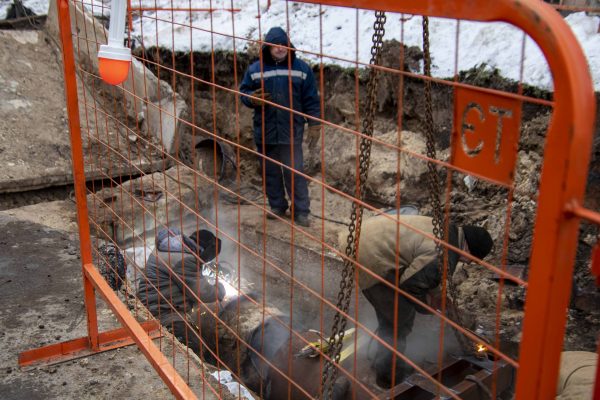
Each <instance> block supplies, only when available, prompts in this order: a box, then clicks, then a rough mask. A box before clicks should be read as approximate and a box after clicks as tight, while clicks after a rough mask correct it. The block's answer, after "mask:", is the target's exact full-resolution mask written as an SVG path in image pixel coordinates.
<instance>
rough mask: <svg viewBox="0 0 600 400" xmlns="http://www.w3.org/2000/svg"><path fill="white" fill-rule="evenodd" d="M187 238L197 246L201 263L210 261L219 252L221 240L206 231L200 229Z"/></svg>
mask: <svg viewBox="0 0 600 400" xmlns="http://www.w3.org/2000/svg"><path fill="white" fill-rule="evenodd" d="M189 237H190V239H192V240H193V241H194V242H196V244H197V245H198V256H200V258H201V259H202V261H203V262H208V261H210V260H212V259H213V258H215V257H216V256H217V254H219V253H220V252H221V239H217V238H216V237H215V235H213V233H212V232H210V231H207V230H206V229H200V230H198V231H197V232H194V233H192V234H191V235H190V236H189Z"/></svg>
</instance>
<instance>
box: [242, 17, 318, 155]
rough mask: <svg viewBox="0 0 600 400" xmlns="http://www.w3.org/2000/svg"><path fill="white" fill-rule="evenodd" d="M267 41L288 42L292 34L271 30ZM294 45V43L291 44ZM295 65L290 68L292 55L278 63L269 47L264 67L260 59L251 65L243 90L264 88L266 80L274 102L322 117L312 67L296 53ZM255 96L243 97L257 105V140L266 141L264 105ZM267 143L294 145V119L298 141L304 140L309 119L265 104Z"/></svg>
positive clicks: (295, 135) (313, 123) (315, 122)
mask: <svg viewBox="0 0 600 400" xmlns="http://www.w3.org/2000/svg"><path fill="white" fill-rule="evenodd" d="M265 41H266V42H268V43H273V44H279V45H284V46H287V45H288V37H287V34H286V33H285V31H284V30H283V29H281V28H272V29H271V30H269V32H268V33H267V36H266V37H265ZM290 47H292V48H293V46H292V45H291V44H290ZM290 58H291V68H288V67H289V66H290V64H289V63H288V58H287V57H286V58H285V59H284V60H283V61H281V62H275V60H273V57H271V53H270V51H269V46H268V45H264V46H263V48H262V59H263V64H264V67H263V68H262V70H261V65H260V60H259V61H256V62H254V63H253V64H251V65H250V67H248V70H247V71H246V74H245V75H244V80H243V81H242V84H241V85H240V91H241V92H242V93H245V94H252V92H254V91H255V90H257V89H260V88H261V79H262V80H263V81H264V90H265V92H267V93H270V94H271V99H270V101H272V102H273V103H276V104H279V105H281V106H283V107H289V108H291V109H293V110H294V111H298V112H302V113H305V114H308V115H310V116H312V117H317V118H318V117H320V104H319V94H318V92H317V87H316V83H315V77H314V75H313V72H312V70H311V69H310V67H309V66H308V64H307V63H305V62H304V61H302V60H299V59H298V58H296V52H295V51H293V50H292V51H291V52H290ZM290 79H291V80H292V101H291V102H290V85H289V80H290ZM250 100H251V99H250V98H249V97H246V96H242V102H243V103H244V104H245V105H246V106H248V107H251V108H254V140H255V141H256V143H257V144H261V143H263V120H262V106H254V105H253V104H252V102H251V101H250ZM264 109H265V111H264V116H265V121H264V122H265V123H264V139H265V140H264V143H265V144H290V143H291V140H290V136H291V135H290V118H293V120H294V124H293V126H294V143H295V144H299V143H302V137H303V134H304V123H305V122H307V121H306V120H307V119H306V118H304V117H303V116H301V115H298V114H295V113H291V112H290V111H288V110H282V109H280V108H278V107H273V106H271V105H268V104H265V107H264ZM308 123H309V125H318V124H319V122H317V121H314V120H310V119H309V120H308Z"/></svg>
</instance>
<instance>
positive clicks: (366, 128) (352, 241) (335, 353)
mask: <svg viewBox="0 0 600 400" xmlns="http://www.w3.org/2000/svg"><path fill="white" fill-rule="evenodd" d="M385 21H386V16H385V12H384V11H376V12H375V22H374V24H373V29H374V31H375V32H374V33H373V45H372V46H371V60H370V65H378V64H379V63H380V59H381V47H382V46H383V36H384V35H385V29H384V25H385ZM378 79H379V74H378V71H377V69H375V68H370V69H369V80H368V82H367V98H366V106H365V119H364V120H363V134H364V135H365V136H366V137H361V140H360V156H359V160H358V162H359V176H358V188H357V198H358V199H359V200H363V199H364V193H365V183H366V182H367V177H368V174H369V164H370V159H371V143H372V141H371V139H370V138H371V137H372V136H373V120H374V116H375V107H376V105H377V104H376V103H377V102H376V98H375V94H376V93H375V92H376V91H377V83H378ZM362 215H363V208H362V205H361V204H359V203H358V202H356V201H355V202H353V203H352V212H351V214H350V225H349V226H348V238H347V245H346V256H347V257H348V258H347V259H345V260H344V267H343V270H342V279H341V281H340V291H339V293H338V296H337V311H336V313H335V316H334V317H333V325H332V327H331V336H330V337H329V340H328V346H327V355H328V356H329V357H330V359H331V360H333V362H332V361H329V360H327V361H326V362H325V366H324V369H323V377H322V381H321V383H322V388H323V398H324V399H331V398H332V395H333V384H334V382H335V380H336V377H337V368H336V366H335V365H334V364H338V363H339V361H340V356H341V349H342V344H343V341H344V332H345V330H346V322H347V320H346V317H345V316H344V315H343V314H345V313H347V312H348V309H349V307H350V298H351V295H352V287H353V285H354V263H353V261H350V260H355V258H356V248H357V245H358V239H359V236H360V226H361V223H362ZM340 310H341V311H340Z"/></svg>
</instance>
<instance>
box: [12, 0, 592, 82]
mask: <svg viewBox="0 0 600 400" xmlns="http://www.w3.org/2000/svg"><path fill="white" fill-rule="evenodd" d="M10 1H11V0H0V17H2V14H3V12H4V11H2V8H3V6H5V5H6V4H10ZM45 1H47V0H25V1H24V3H25V4H26V5H27V6H30V7H32V8H34V10H35V11H36V12H37V11H39V10H40V9H43V4H44V2H45ZM86 1H87V2H88V6H89V7H90V8H92V2H93V4H94V6H93V11H94V13H96V14H102V13H104V14H107V13H108V9H106V8H104V7H100V6H99V5H100V4H101V3H100V2H99V1H98V0H86ZM271 3H272V4H271V6H270V8H268V9H267V8H266V5H267V0H220V1H219V0H214V1H211V0H209V1H207V0H196V1H193V2H192V1H191V0H156V1H150V0H132V6H133V7H158V8H161V7H165V8H170V7H174V8H182V9H183V8H189V7H190V6H191V7H194V8H203V7H204V8H208V7H212V8H214V9H218V11H215V12H213V13H208V12H203V11H195V12H191V13H190V12H189V11H176V12H171V11H148V12H144V14H143V17H140V16H139V15H136V17H134V29H133V32H132V33H133V35H134V36H137V37H138V38H139V39H140V40H141V42H142V43H143V45H144V46H146V47H148V46H155V45H159V46H164V47H166V48H168V49H175V50H180V51H189V50H195V51H210V50H211V49H215V50H216V49H222V50H233V49H234V46H235V48H236V49H237V50H244V49H245V48H247V46H248V45H249V44H251V43H252V41H256V40H259V38H260V37H261V35H264V33H265V32H266V31H267V30H268V29H269V28H271V27H273V26H281V27H283V28H284V29H286V30H287V31H288V32H289V33H290V38H291V41H292V43H293V44H294V46H295V47H296V48H297V49H298V50H299V54H300V55H301V57H303V58H306V59H309V60H311V61H313V62H319V61H320V59H319V58H318V56H316V55H315V54H314V53H323V54H324V55H325V56H324V57H323V62H325V63H336V64H341V65H344V66H352V65H353V64H355V63H356V62H358V63H368V61H369V58H370V44H371V35H372V24H373V21H374V18H375V17H374V13H373V12H371V11H360V12H357V11H356V10H352V9H347V8H340V7H325V6H321V7H320V6H318V5H312V4H304V3H295V2H286V1H283V0H272V2H271ZM107 5H108V1H107ZM231 8H234V9H240V11H239V12H236V13H231V12H229V11H225V10H224V9H231ZM259 16H260V17H259ZM566 22H567V23H568V24H569V26H570V27H571V29H573V32H574V33H575V35H576V37H577V39H578V40H579V43H580V44H581V46H582V48H583V50H584V52H585V54H586V56H587V59H588V65H589V66H590V70H591V73H592V77H593V81H594V86H595V89H596V90H600V34H599V33H598V26H599V24H600V17H594V16H586V15H585V13H575V14H571V15H569V16H568V17H567V18H566ZM457 30H458V46H457V40H456V38H457ZM211 31H212V32H214V33H213V34H211ZM232 36H235V39H234V38H233V37H232ZM385 38H386V39H392V38H394V39H397V40H400V41H402V42H404V43H405V44H407V45H409V46H410V45H416V46H422V28H421V18H420V17H418V16H414V17H411V16H409V15H404V16H403V15H400V14H392V13H389V14H388V21H387V24H386V34H385ZM430 38H431V39H430V40H431V53H432V57H433V74H434V75H435V76H438V77H451V76H453V75H454V73H455V70H456V69H458V70H459V71H461V70H466V69H469V68H471V67H473V66H476V65H480V64H482V63H485V64H487V65H489V66H490V67H495V68H498V69H500V71H501V73H502V75H504V76H505V77H507V78H510V79H514V80H522V81H523V82H525V83H528V84H530V85H534V86H538V87H541V88H545V89H552V78H551V76H550V73H549V70H548V66H547V64H546V61H545V59H544V57H543V56H542V54H541V51H540V50H539V48H538V47H537V45H536V44H535V43H533V41H532V40H531V39H529V38H525V37H524V34H523V32H522V31H520V30H519V29H517V28H514V27H512V26H510V25H508V24H505V23H474V22H467V21H461V22H460V23H457V21H455V20H446V19H438V18H435V19H431V20H430ZM523 46H525V48H524V51H523ZM457 50H458V52H457ZM521 54H524V57H522V55H521ZM522 58H523V60H522ZM455 60H458V61H457V62H456V61H455ZM521 61H522V62H521ZM521 64H523V71H522V74H523V75H522V77H521Z"/></svg>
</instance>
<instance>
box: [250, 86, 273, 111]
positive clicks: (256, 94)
mask: <svg viewBox="0 0 600 400" xmlns="http://www.w3.org/2000/svg"><path fill="white" fill-rule="evenodd" d="M252 96H254V97H258V98H257V99H254V98H250V102H251V103H252V105H253V106H255V107H258V106H261V105H263V104H264V101H263V97H264V99H265V100H271V93H269V92H264V93H263V90H262V89H256V90H255V91H254V92H252Z"/></svg>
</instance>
